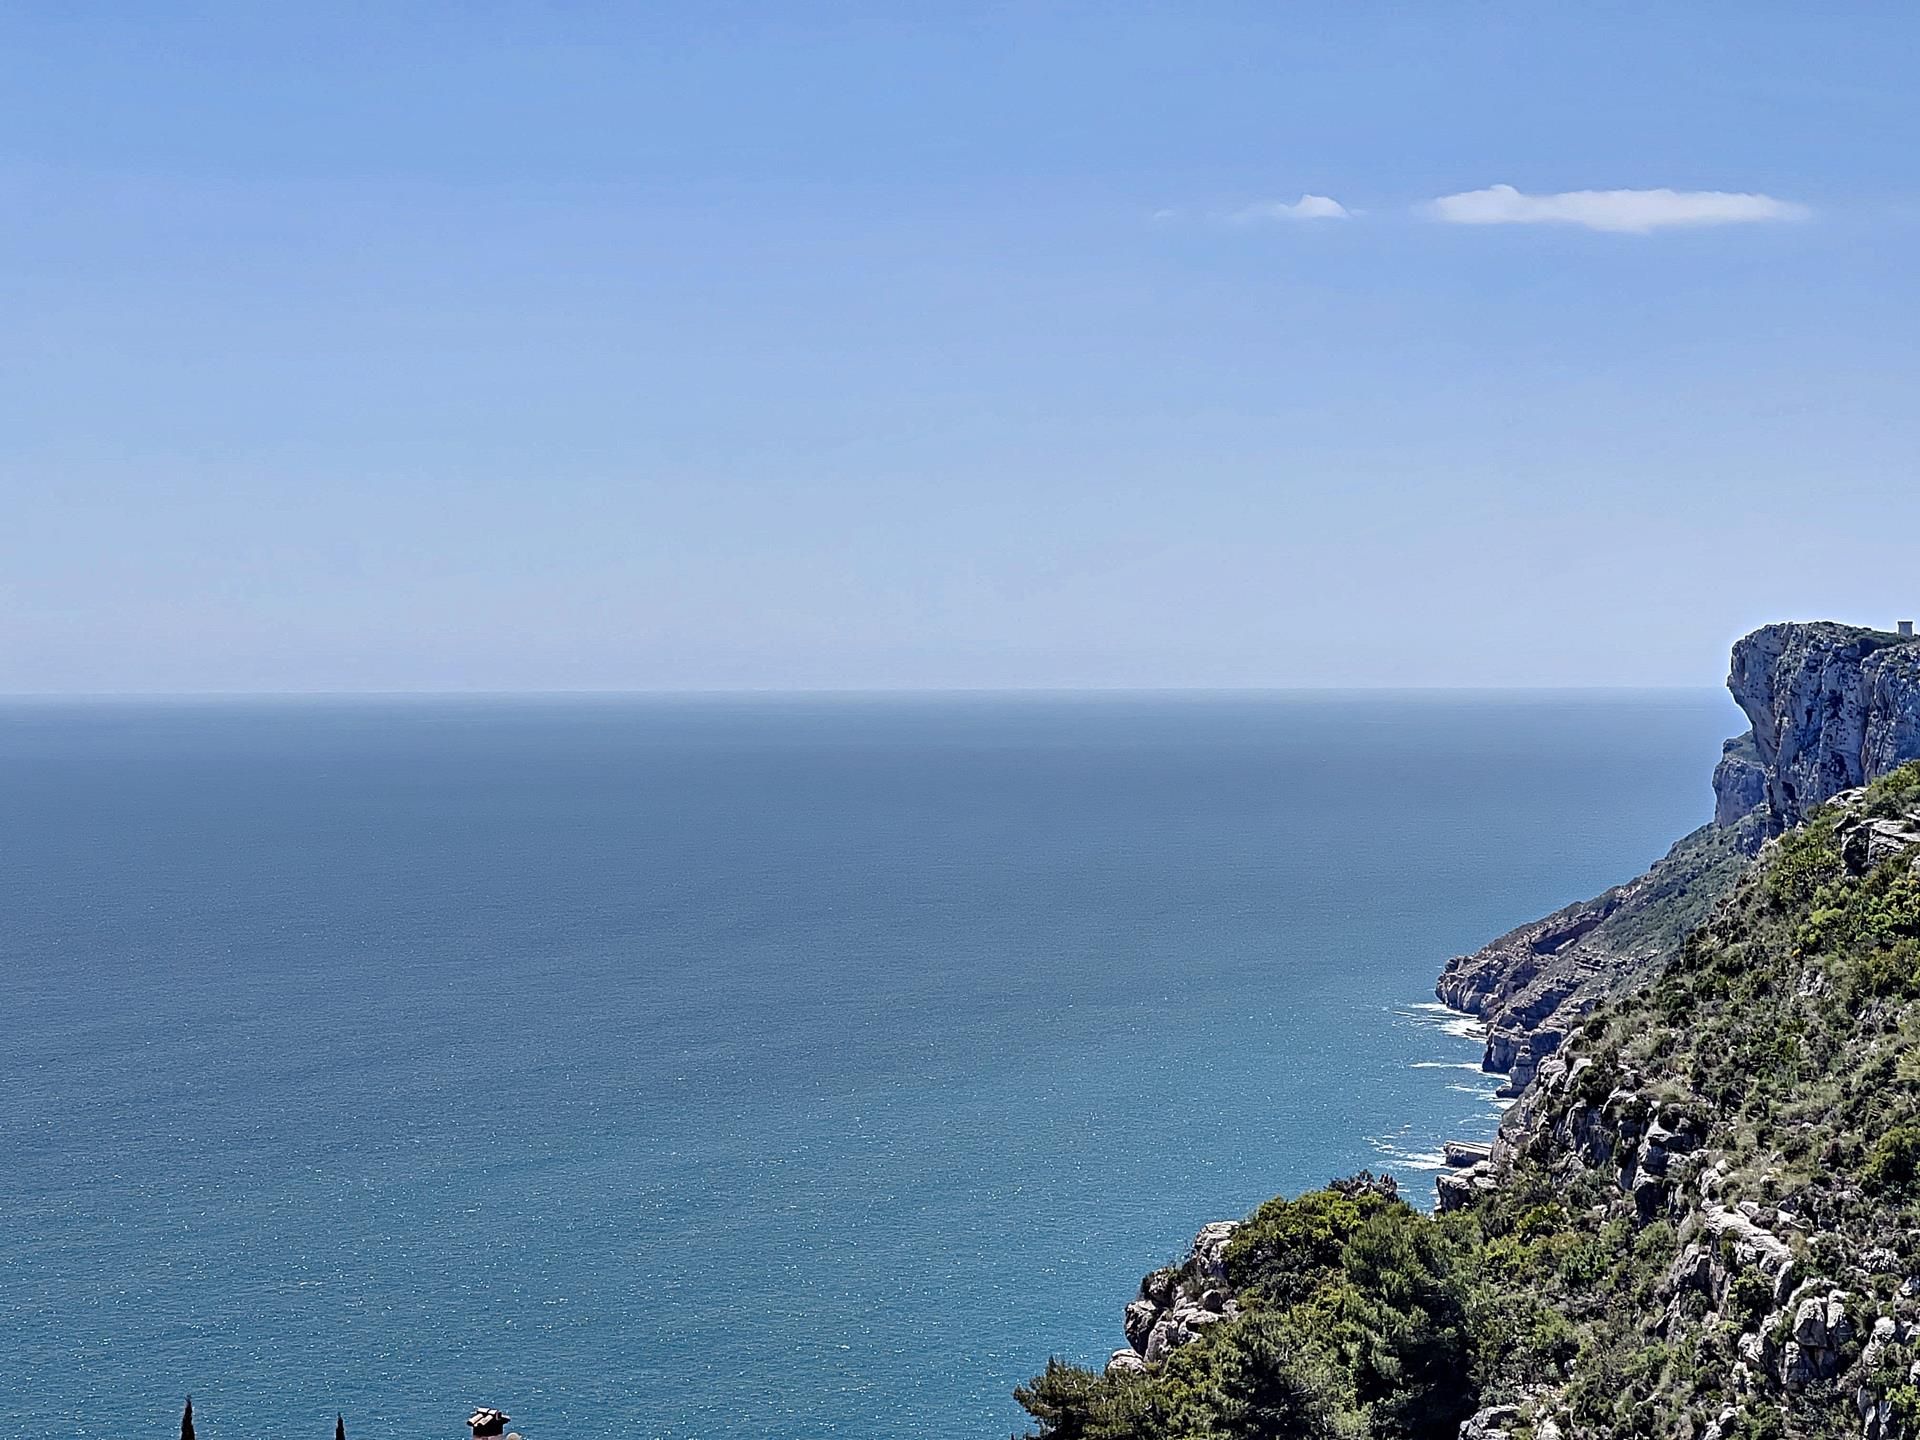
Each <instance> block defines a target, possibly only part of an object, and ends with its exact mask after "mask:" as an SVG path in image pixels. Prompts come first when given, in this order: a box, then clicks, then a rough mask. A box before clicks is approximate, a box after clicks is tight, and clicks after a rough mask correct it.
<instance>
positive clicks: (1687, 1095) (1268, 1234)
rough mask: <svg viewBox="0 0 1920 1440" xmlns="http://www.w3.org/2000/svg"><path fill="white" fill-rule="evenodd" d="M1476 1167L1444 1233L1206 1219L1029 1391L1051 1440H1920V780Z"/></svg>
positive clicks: (1397, 1204) (1779, 854)
mask: <svg viewBox="0 0 1920 1440" xmlns="http://www.w3.org/2000/svg"><path fill="white" fill-rule="evenodd" d="M1864 733H1865V731H1864V729H1863V731H1862V734H1863V735H1864ZM1804 794H1805V792H1802V803H1803V804H1804V803H1808V802H1806V801H1805V799H1804ZM1746 818H1747V817H1742V819H1746ZM1763 818H1764V817H1763ZM1629 903H1630V902H1629V901H1626V900H1622V901H1617V902H1616V903H1615V904H1614V905H1613V908H1612V909H1611V910H1610V911H1609V912H1608V913H1607V915H1605V916H1603V917H1602V918H1601V919H1600V920H1599V921H1598V922H1596V926H1595V929H1597V928H1598V926H1599V925H1604V924H1608V923H1611V922H1612V921H1613V919H1614V918H1615V917H1617V916H1619V915H1620V914H1622V913H1623V912H1624V911H1625V910H1626V909H1627V907H1628V904H1629ZM1544 923H1545V922H1543V924H1544ZM1562 923H1565V922H1562ZM1572 923H1575V924H1578V923H1583V922H1580V921H1577V920H1576V921H1574V922H1572ZM1550 931H1551V927H1550V930H1549V931H1543V932H1542V933H1541V934H1540V936H1539V937H1538V938H1540V939H1543V940H1545V939H1548V938H1549V934H1550ZM1592 933H1595V932H1594V930H1593V929H1590V930H1588V931H1586V932H1583V938H1584V935H1591V934H1592ZM1569 943H1573V942H1569ZM1455 1149H1457V1151H1458V1153H1452V1154H1449V1156H1448V1161H1449V1164H1450V1165H1451V1166H1452V1167H1453V1168H1452V1169H1451V1170H1450V1171H1449V1172H1448V1173H1447V1174H1445V1175H1444V1176H1443V1177H1442V1180H1441V1182H1440V1185H1439V1187H1438V1188H1439V1198H1440V1207H1439V1213H1438V1214H1436V1215H1434V1216H1432V1217H1429V1216H1424V1215H1421V1214H1419V1213H1417V1212H1416V1211H1414V1210H1412V1209H1411V1208H1410V1207H1408V1206H1407V1205H1406V1204H1404V1203H1403V1202H1402V1201H1401V1200H1400V1199H1399V1198H1398V1196H1397V1194H1396V1191H1395V1187H1394V1186H1393V1184H1392V1182H1391V1181H1390V1180H1386V1179H1384V1178H1381V1179H1376V1178H1375V1177H1371V1176H1364V1175H1363V1176H1356V1177H1354V1179H1353V1180H1350V1181H1343V1182H1336V1183H1334V1184H1332V1185H1330V1186H1328V1187H1327V1188H1325V1189H1324V1190H1319V1191H1313V1192H1309V1193H1307V1194H1305V1195H1302V1196H1299V1197H1298V1198H1295V1199H1286V1198H1278V1199H1274V1200H1270V1201H1268V1202H1267V1203H1266V1204H1264V1205H1262V1206H1260V1207H1259V1208H1258V1209H1257V1210H1255V1211H1254V1212H1253V1213H1252V1214H1251V1215H1249V1216H1248V1217H1247V1218H1246V1219H1245V1220H1243V1221H1240V1222H1238V1223H1237V1224H1234V1223H1221V1224H1217V1225H1213V1226H1209V1227H1207V1229H1206V1230H1203V1231H1202V1232H1201V1234H1200V1235H1199V1236H1198V1237H1196V1239H1195V1242H1194V1245H1193V1248H1192V1251H1191V1252H1190V1253H1189V1255H1188V1256H1187V1258H1186V1260H1185V1261H1184V1262H1182V1263H1181V1264H1180V1265H1178V1266H1175V1267H1170V1268H1169V1269H1167V1270H1165V1271H1158V1272H1155V1273H1154V1274H1153V1275H1150V1276H1148V1277H1147V1279H1146V1280H1145V1281H1144V1282H1143V1283H1142V1285H1141V1290H1140V1295H1139V1297H1138V1298H1137V1299H1136V1300H1135V1301H1134V1302H1133V1303H1132V1304H1131V1305H1129V1306H1128V1307H1127V1312H1126V1317H1125V1326H1124V1330H1125V1334H1126V1337H1127V1339H1128V1341H1129V1345H1128V1348H1126V1349H1124V1350H1120V1351H1117V1352H1115V1354H1114V1356H1113V1358H1112V1359H1111V1360H1110V1361H1109V1362H1108V1363H1107V1366H1106V1367H1105V1371H1104V1373H1101V1372H1099V1371H1095V1370H1091V1369H1084V1368H1081V1367H1079V1366H1075V1365H1071V1364H1067V1363H1064V1362H1061V1361H1058V1360H1056V1361H1053V1362H1050V1363H1049V1365H1048V1367H1047V1370H1046V1372H1045V1373H1044V1374H1042V1375H1039V1376H1036V1377H1035V1379H1034V1380H1033V1382H1032V1383H1031V1384H1029V1385H1027V1386H1023V1387H1021V1388H1020V1390H1019V1391H1018V1392H1016V1393H1017V1396H1018V1398H1019V1399H1020V1402H1021V1403H1022V1404H1023V1405H1024V1406H1025V1407H1026V1409H1027V1411H1028V1413H1029V1414H1030V1415H1032V1416H1033V1417H1034V1419H1035V1420H1036V1421H1037V1422H1038V1429H1037V1431H1036V1432H1035V1433H1036V1434H1037V1435H1038V1436H1041V1437H1047V1440H1840V1437H1854V1436H1858V1437H1861V1440H1915V1437H1920V764H1912V765H1908V766H1905V767H1903V768H1900V769H1897V770H1895V771H1892V772H1890V773H1889V774H1888V775H1886V776H1884V777H1881V778H1879V779H1877V780H1875V781H1873V782H1871V783H1870V784H1868V785H1866V786H1864V787H1861V788H1858V789H1853V790H1848V791H1844V792H1842V793H1841V794H1839V795H1838V796H1836V797H1834V798H1833V799H1832V802H1831V803H1829V804H1827V805H1825V806H1823V807H1821V808H1819V809H1817V810H1814V811H1812V812H1808V813H1803V815H1802V819H1801V823H1800V824H1799V825H1797V826H1795V827H1793V828H1791V829H1788V830H1786V831H1784V832H1783V833H1782V834H1780V835H1778V836H1775V837H1773V838H1771V839H1768V840H1766V841H1765V842H1764V843H1763V844H1762V846H1761V848H1760V850H1759V852H1758V854H1757V856H1756V857H1755V858H1754V859H1753V861H1752V862H1751V863H1749V864H1746V865H1745V866H1743V867H1741V870H1740V873H1739V874H1738V876H1737V877H1736V878H1735V879H1734V880H1733V881H1732V882H1731V883H1730V884H1728V885H1726V886H1725V887H1723V893H1722V894H1721V896H1720V898H1719V899H1718V900H1717V901H1716V902H1715V903H1714V904H1713V905H1712V906H1711V907H1710V909H1709V912H1708V913H1707V915H1706V916H1705V918H1704V919H1703V920H1702V922H1701V923H1699V924H1698V925H1696V926H1695V927H1694V928H1693V929H1692V931H1691V932H1690V933H1689V934H1688V935H1687V936H1686V937H1685V938H1684V940H1682V941H1681V942H1679V943H1678V944H1677V945H1675V946H1674V947H1673V948H1672V949H1671V950H1669V951H1668V952H1667V953H1666V954H1665V955H1664V956H1659V957H1656V958H1655V959H1654V960H1653V961H1652V962H1650V968H1649V969H1648V970H1647V971H1646V972H1643V974H1642V975H1641V976H1640V977H1639V981H1638V982H1637V983H1633V984H1629V985H1626V986H1623V987H1618V988H1617V989H1616V990H1615V991H1614V992H1613V993H1611V994H1610V995H1608V996H1607V997H1606V998H1605V999H1603V1000H1601V1001H1600V1002H1599V1003H1597V1004H1596V1005H1595V1007H1594V1008H1593V1009H1592V1010H1591V1011H1590V1012H1589V1013H1587V1014H1586V1015H1585V1016H1584V1018H1583V1019H1582V1020H1581V1022H1580V1023H1579V1025H1578V1026H1577V1027H1575V1028H1574V1029H1573V1030H1572V1032H1571V1033H1570V1034H1569V1035H1568V1036H1567V1038H1566V1040H1565V1043H1564V1045H1563V1046H1562V1048H1560V1049H1559V1050H1558V1051H1557V1052H1556V1053H1553V1054H1550V1055H1547V1056H1545V1057H1544V1058H1543V1059H1541V1060H1540V1062H1539V1064H1538V1074H1537V1077H1536V1078H1535V1080H1534V1081H1533V1083H1531V1084H1530V1085H1528V1086H1527V1087H1526V1089H1525V1091H1524V1093H1523V1094H1522V1096H1521V1097H1520V1099H1519V1101H1518V1103H1517V1104H1515V1105H1514V1106H1513V1107H1512V1108H1511V1109H1509V1110H1508V1112H1507V1114H1506V1116H1505V1118H1504V1119H1503V1121H1502V1123H1501V1127H1500V1133H1499V1136H1498V1138H1497V1140H1496V1141H1495V1143H1494V1144H1493V1146H1492V1147H1491V1149H1490V1151H1488V1152H1485V1153H1483V1152H1480V1151H1478V1150H1475V1149H1473V1148H1472V1147H1455Z"/></svg>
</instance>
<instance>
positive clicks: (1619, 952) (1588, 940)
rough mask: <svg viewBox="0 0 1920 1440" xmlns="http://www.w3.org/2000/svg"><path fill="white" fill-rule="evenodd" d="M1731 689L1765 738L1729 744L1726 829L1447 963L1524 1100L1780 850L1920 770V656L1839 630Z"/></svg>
mask: <svg viewBox="0 0 1920 1440" xmlns="http://www.w3.org/2000/svg"><path fill="white" fill-rule="evenodd" d="M1727 688H1728V689H1729V690H1730V691H1731V692H1732V694H1733V698H1734V702H1735V703H1736V704H1738V705H1739V707H1740V708H1741V710H1742V711H1743V712H1745V714H1746V716H1747V718H1748V720H1750V721H1751V722H1752V725H1753V728H1752V729H1751V730H1750V731H1748V732H1747V733H1746V734H1744V735H1740V736H1737V737H1735V738H1734V739H1732V740H1729V741H1728V742H1727V743H1726V746H1725V748H1724V750H1723V753H1722V755H1721V759H1720V764H1719V766H1718V767H1717V768H1716V769H1715V771H1714V774H1713V792H1714V818H1713V821H1712V823H1711V824H1709V825H1705V826H1703V827H1701V828H1700V829H1699V830H1696V831H1695V832H1694V833H1693V834H1691V835H1689V836H1687V837H1686V838H1685V839H1683V840H1681V841H1680V842H1679V844H1677V845H1675V846H1674V847H1673V849H1672V850H1671V851H1669V852H1668V853H1667V854H1666V855H1665V856H1663V857H1662V858H1661V859H1660V860H1658V861H1657V862H1655V864H1654V865H1653V867H1652V868H1651V869H1649V870H1648V871H1647V873H1646V874H1645V875H1642V876H1640V877H1639V878H1638V879H1636V880H1632V881H1629V882H1628V883H1627V884H1625V885H1619V886H1615V887H1614V888H1613V889H1611V890H1608V891H1606V892H1605V893H1604V894H1601V895H1597V896H1595V897H1594V898H1593V899H1591V900H1583V901H1580V902H1577V903H1576V904H1573V905H1569V906H1567V907H1566V908H1565V909H1564V910H1559V911H1556V912H1555V913H1554V914H1552V915H1549V916H1547V917H1546V918H1545V919H1542V920H1535V921H1532V922H1531V923H1529V924H1526V925H1522V926H1520V927H1519V928H1518V929H1515V930H1512V931H1509V932H1508V933H1507V934H1505V935H1502V936H1501V937H1500V938H1499V939H1497V940H1494V941H1492V942H1491V943H1490V944H1488V945H1486V946H1485V947H1483V948H1482V949H1480V950H1477V951H1475V952H1474V953H1473V954H1471V955H1460V956H1456V957H1455V958H1454V959H1452V960H1450V961H1448V962H1447V965H1446V968H1445V970H1444V971H1443V972H1442V974H1441V977H1440V981H1439V984H1438V985H1437V986H1436V987H1435V993H1436V994H1438V996H1439V997H1440V999H1441V1000H1442V1001H1444V1002H1445V1003H1446V1004H1448V1005H1451V1006H1453V1007H1454V1008H1455V1009H1458V1010H1464V1011H1468V1012H1470V1013H1472V1014H1474V1015H1477V1016H1479V1017H1480V1018H1481V1019H1483V1020H1485V1021H1486V1022H1487V1049H1486V1054H1485V1057H1484V1064H1485V1066H1486V1068H1487V1069H1488V1070H1490V1071H1493V1072H1495V1073H1497V1074H1504V1075H1506V1076H1507V1077H1508V1084H1507V1085H1506V1086H1505V1087H1504V1092H1503V1093H1506V1094H1508V1095H1517V1094H1518V1093H1519V1092H1520V1090H1521V1089H1522V1088H1524V1087H1525V1085H1526V1083H1527V1082H1528V1080H1530V1079H1531V1078H1532V1077H1533V1075H1534V1074H1535V1073H1536V1071H1537V1070H1538V1067H1539V1064H1540V1062H1541V1061H1542V1060H1544V1059H1545V1058H1546V1057H1547V1056H1548V1055H1551V1054H1552V1053H1554V1051H1556V1050H1558V1049H1559V1048H1560V1046H1561V1045H1562V1044H1563V1043H1564V1041H1565V1039H1566V1037H1567V1035H1568V1033H1569V1032H1570V1031H1571V1030H1572V1029H1573V1027H1574V1026H1576V1025H1577V1024H1578V1023H1579V1021H1580V1017H1581V1016H1583V1015H1584V1014H1586V1013H1587V1012H1588V1011H1589V1010H1591V1009H1592V1008H1593V1007H1594V1005H1595V1004H1597V1003H1598V1002H1599V1001H1600V1000H1601V999H1602V998H1604V997H1605V996H1606V995H1608V994H1609V993H1612V992H1613V991H1614V990H1616V989H1617V988H1618V987H1619V986H1620V985H1621V984H1623V983H1625V982H1626V981H1628V980H1629V979H1631V978H1632V977H1633V976H1635V975H1638V974H1640V973H1642V972H1643V971H1644V970H1645V969H1646V967H1647V966H1648V965H1649V964H1652V963H1654V962H1656V961H1657V960H1659V959H1660V958H1662V957H1663V956H1665V955H1668V954H1671V953H1672V951H1673V950H1674V948H1675V947H1676V946H1677V945H1678V943H1679V941H1680V940H1681V938H1682V937H1683V936H1685V935H1686V934H1687V933H1688V932H1689V931H1690V930H1692V929H1693V928H1694V926H1696V925H1697V924H1699V923H1700V921H1701V919H1703V918H1704V916H1705V915H1706V913H1707V910H1708V908H1709V907H1710V906H1711V905H1712V903H1713V901H1714V900H1715V899H1717V898H1718V897H1719V896H1720V895H1721V894H1722V893H1723V892H1724V891H1725V890H1726V889H1727V887H1728V886H1729V885H1730V884H1731V883H1732V882H1733V879H1734V877H1735V876H1736V875H1738V874H1739V873H1740V870H1741V868H1742V867H1743V865H1744V864H1745V863H1746V861H1747V860H1748V859H1749V858H1750V857H1751V856H1752V855H1753V854H1754V853H1755V851H1757V850H1758V848H1759V846H1760V844H1761V842H1762V841H1763V840H1765V839H1766V838H1767V837H1768V836H1769V835H1777V834H1779V833H1781V832H1782V831H1783V830H1785V829H1787V828H1789V827H1791V826H1794V825H1797V824H1799V823H1801V821H1802V820H1804V819H1805V818H1806V816H1807V814H1808V813H1809V812H1810V811H1811V810H1812V809H1813V808H1814V807H1816V806H1818V805H1820V804H1822V803H1823V802H1825V801H1827V800H1829V799H1831V798H1832V797H1833V796H1835V795H1838V794H1840V793H1841V792H1842V791H1845V790H1849V789H1852V788H1854V787H1856V786H1859V785H1862V784H1864V783H1866V782H1867V781H1869V780H1872V779H1874V778H1876V777H1878V776H1881V775H1885V774H1887V773H1888V772H1890V771H1892V770H1893V769H1895V768H1896V767H1897V766H1899V765H1901V764H1903V763H1905V762H1906V761H1909V760H1913V759H1915V758H1920V642H1916V641H1912V640H1906V639H1902V638H1901V637H1900V636H1898V635H1895V634H1893V633H1891V632H1888V631H1882V630H1867V629H1862V628H1860V627H1858V626H1851V625H1839V624H1835V623H1833V622H1830V621H1822V622H1815V623H1811V624H1798V623H1789V624H1779V625H1768V626H1764V627H1763V628H1761V629H1759V630H1756V631H1754V632H1753V633H1752V634H1751V635H1748V636H1746V637H1745V638H1744V639H1742V640H1740V641H1739V642H1738V643H1737V644H1736V645H1735V646H1734V647H1733V662H1732V667H1731V670H1730V672H1729V674H1728V677H1727Z"/></svg>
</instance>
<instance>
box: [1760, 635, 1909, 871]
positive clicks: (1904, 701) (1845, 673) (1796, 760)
mask: <svg viewBox="0 0 1920 1440" xmlns="http://www.w3.org/2000/svg"><path fill="white" fill-rule="evenodd" d="M1727 688H1728V689H1729V690H1730V691H1732V692H1733V699H1734V703H1735V704H1737V705H1739V707H1740V708H1741V709H1742V710H1743V711H1745V712H1746V716H1747V719H1748V720H1749V721H1751V722H1752V723H1753V730H1752V732H1751V735H1752V741H1753V747H1754V753H1755V758H1756V759H1757V760H1758V763H1759V766H1760V769H1761V772H1762V775H1763V781H1764V783H1763V791H1764V803H1765V806H1766V812H1767V817H1768V825H1769V828H1770V829H1771V830H1772V832H1773V833H1775V834H1778V833H1779V832H1780V831H1781V830H1784V829H1786V828H1787V827H1788V826H1791V825H1798V824H1799V823H1800V822H1801V821H1802V820H1804V819H1806V817H1807V815H1808V813H1809V812H1810V811H1812V810H1813V808H1814V807H1815V806H1818V805H1821V804H1823V803H1825V802H1826V801H1827V800H1830V799H1831V798H1833V797H1834V796H1835V795H1838V794H1839V793H1840V792H1841V791H1843V790H1851V789H1853V788H1854V787H1855V786H1858V785H1864V784H1865V783H1866V782H1867V781H1869V780H1872V779H1874V778H1876V777H1877V776H1880V775H1885V774H1886V773H1887V772H1888V771H1890V770H1892V769H1894V768H1895V767H1896V766H1898V765H1901V764H1903V763H1904V762H1906V761H1908V760H1912V759H1914V758H1915V757H1916V756H1920V642H1915V641H1912V640H1903V639H1901V638H1900V637H1899V636H1897V635H1892V634H1889V633H1887V632H1886V631H1883V630H1864V629H1861V628H1860V627H1858V626H1853V625H1837V624H1834V623H1832V622H1831V621H1826V622H1821V623H1817V624H1811V625H1797V624H1784V625H1767V626H1763V627H1762V628H1760V629H1758V630H1756V631H1754V632H1753V633H1752V634H1751V635H1749V636H1747V637H1746V638H1745V639H1743V640H1741V641H1740V642H1739V643H1738V644H1736V645H1735V646H1734V647H1733V669H1732V672H1731V673H1730V674H1729V675H1728V676H1727Z"/></svg>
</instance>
